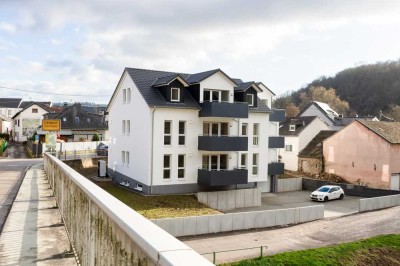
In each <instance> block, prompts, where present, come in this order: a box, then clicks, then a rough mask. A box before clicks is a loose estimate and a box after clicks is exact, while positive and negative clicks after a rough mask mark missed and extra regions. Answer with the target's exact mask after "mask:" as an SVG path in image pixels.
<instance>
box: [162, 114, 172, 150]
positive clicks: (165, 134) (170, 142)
mask: <svg viewBox="0 0 400 266" xmlns="http://www.w3.org/2000/svg"><path fill="white" fill-rule="evenodd" d="M167 122H168V123H169V133H166V132H165V124H166V123H167ZM165 137H169V144H165ZM163 144H164V146H171V145H172V121H171V120H164V138H163Z"/></svg>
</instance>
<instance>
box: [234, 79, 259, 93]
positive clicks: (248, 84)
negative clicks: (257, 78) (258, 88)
mask: <svg viewBox="0 0 400 266" xmlns="http://www.w3.org/2000/svg"><path fill="white" fill-rule="evenodd" d="M252 85H257V84H255V83H254V81H248V82H243V83H240V84H238V85H237V87H235V91H247V89H248V88H250V87H251V86H252Z"/></svg>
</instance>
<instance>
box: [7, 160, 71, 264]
mask: <svg viewBox="0 0 400 266" xmlns="http://www.w3.org/2000/svg"><path fill="white" fill-rule="evenodd" d="M45 175H46V174H45V172H44V171H43V165H34V166H33V167H31V168H30V169H29V170H28V171H27V173H26V175H25V178H24V180H23V182H22V184H21V187H20V189H19V192H18V194H17V197H16V199H15V201H14V203H13V206H12V208H11V211H10V214H9V216H8V218H7V221H6V223H5V226H4V228H3V232H2V234H1V236H0V265H76V261H75V257H74V256H73V254H72V253H71V252H70V243H69V240H68V237H67V233H66V230H65V227H64V225H63V223H62V220H61V215H60V213H59V210H58V208H56V201H55V199H54V197H53V196H52V190H51V189H49V184H48V182H47V179H46V178H45Z"/></svg>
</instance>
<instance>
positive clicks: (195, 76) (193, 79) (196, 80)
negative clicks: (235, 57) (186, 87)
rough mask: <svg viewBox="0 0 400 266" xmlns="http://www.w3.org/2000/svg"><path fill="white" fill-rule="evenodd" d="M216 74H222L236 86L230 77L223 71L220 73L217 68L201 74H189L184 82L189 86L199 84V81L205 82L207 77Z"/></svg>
mask: <svg viewBox="0 0 400 266" xmlns="http://www.w3.org/2000/svg"><path fill="white" fill-rule="evenodd" d="M218 72H220V73H222V74H223V75H224V76H225V77H226V78H227V79H229V80H230V81H231V82H232V83H233V84H236V82H235V81H234V80H233V79H232V78H231V77H229V76H228V75H227V74H225V72H224V71H222V70H221V69H219V68H218V69H213V70H208V71H205V72H201V73H196V74H191V75H189V76H187V77H186V81H187V82H189V83H190V84H196V83H200V82H201V81H203V80H205V79H206V78H208V77H211V76H212V75H214V74H215V73H218Z"/></svg>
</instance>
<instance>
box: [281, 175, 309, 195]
mask: <svg viewBox="0 0 400 266" xmlns="http://www.w3.org/2000/svg"><path fill="white" fill-rule="evenodd" d="M302 180H303V178H301V177H300V178H283V179H278V188H277V192H288V191H299V190H302V189H303V183H302V182H303V181H302Z"/></svg>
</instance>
